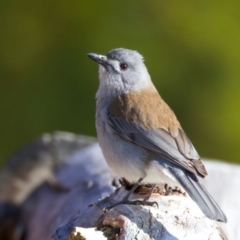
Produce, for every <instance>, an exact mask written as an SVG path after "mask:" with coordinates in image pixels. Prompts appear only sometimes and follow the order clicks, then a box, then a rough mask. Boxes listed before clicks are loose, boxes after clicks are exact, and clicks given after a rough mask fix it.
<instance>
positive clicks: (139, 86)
mask: <svg viewBox="0 0 240 240" xmlns="http://www.w3.org/2000/svg"><path fill="white" fill-rule="evenodd" d="M89 57H90V58H92V59H93V60H95V61H96V62H98V63H99V79H100V86H99V89H98V92H97V94H96V98H97V111H96V129H97V135H98V140H99V144H100V147H101V148H102V151H103V155H104V157H105V159H106V161H107V163H108V165H109V167H110V168H111V169H112V171H113V172H114V173H115V174H116V175H119V176H120V177H125V178H126V179H127V180H129V181H135V182H137V181H138V180H139V179H140V178H143V182H146V183H152V184H155V183H168V184H170V185H179V184H180V186H182V187H183V188H184V189H185V190H186V192H187V193H188V195H189V196H190V197H191V198H192V199H193V200H194V201H195V202H196V203H197V204H198V206H199V207H200V209H201V210H202V211H203V213H204V214H205V215H206V216H207V217H209V218H210V219H214V220H218V221H222V222H226V221H227V219H226V216H225V215H224V213H223V212H222V210H221V209H220V208H219V206H218V205H217V203H216V202H215V201H214V200H213V198H212V197H211V196H210V194H209V193H208V192H207V191H206V190H205V189H204V188H203V186H202V185H201V184H200V183H199V181H198V179H197V175H198V176H200V177H205V176H206V175H207V171H206V169H205V167H204V165H203V163H202V161H201V159H200V157H199V155H198V153H197V151H196V150H195V148H194V146H193V144H192V143H191V141H190V140H189V138H188V137H187V135H186V134H185V132H184V131H183V130H182V128H181V125H180V123H179V122H178V120H177V118H176V116H175V115H174V113H173V111H172V110H171V109H170V108H169V107H168V105H167V104H166V103H165V102H164V101H163V100H162V98H161V97H160V95H159V93H158V92H157V90H156V88H155V87H154V85H153V84H152V81H151V78H150V76H149V74H148V71H147V69H146V67H145V65H144V63H143V58H142V56H141V55H140V54H139V53H138V52H136V51H132V50H127V49H122V48H121V49H114V50H112V51H110V52H109V53H108V54H107V55H106V56H102V55H98V54H93V53H91V54H89Z"/></svg>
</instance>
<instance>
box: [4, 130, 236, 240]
mask: <svg viewBox="0 0 240 240" xmlns="http://www.w3.org/2000/svg"><path fill="white" fill-rule="evenodd" d="M46 136H47V137H48V141H47V143H46ZM94 142H95V140H94V139H93V138H87V137H82V136H76V135H73V134H67V133H55V134H53V135H49V134H48V135H43V136H42V137H40V138H39V139H37V140H35V141H34V142H32V143H31V144H30V145H28V146H27V147H25V148H24V149H22V150H20V151H18V152H17V153H16V154H14V155H13V156H14V157H11V158H10V159H9V160H8V163H7V164H6V166H5V167H4V168H3V169H2V171H1V172H0V192H1V190H2V192H1V193H0V234H1V239H9V240H10V239H22V240H23V239H25V240H32V239H34V240H40V239H50V238H51V237H52V239H59V240H60V239H68V240H70V239H75V240H76V239H168V240H169V239H174V240H175V239H195V240H197V239H199V240H200V239H201V240H202V239H214V240H215V239H216V240H217V239H221V240H222V239H227V236H226V234H225V231H224V230H223V229H224V228H225V227H226V226H227V228H228V230H229V232H231V233H232V236H234V238H233V239H238V237H239V236H240V233H239V229H238V227H237V225H238V222H239V220H240V216H239V214H238V212H239V211H240V203H239V201H238V199H239V198H238V196H237V195H238V194H239V193H238V192H236V191H235V189H238V188H237V184H238V183H239V175H240V174H239V173H240V167H239V166H235V165H230V164H225V163H220V162H208V161H205V162H204V163H205V165H206V168H207V170H208V172H209V177H207V178H206V180H204V184H205V186H206V188H207V189H208V190H209V191H210V193H211V194H212V195H213V197H214V198H215V199H216V201H217V202H218V203H219V205H220V206H221V207H222V208H223V210H224V211H225V213H226V214H227V217H228V219H229V223H228V224H227V225H226V226H224V224H220V223H218V222H216V221H212V220H210V219H208V218H206V217H205V216H204V215H203V213H202V212H201V210H200V209H199V208H198V206H197V205H196V204H195V203H194V202H193V201H192V200H191V199H190V198H189V197H187V196H185V195H184V194H181V193H180V194H171V195H167V196H166V194H159V193H153V194H152V196H151V198H150V201H155V202H157V204H155V205H153V206H143V205H129V204H122V205H118V206H116V207H114V208H112V209H110V210H108V211H105V208H106V207H108V206H110V205H112V204H113V203H115V202H117V201H119V200H121V199H123V198H124V196H125V195H126V194H127V192H128V190H127V189H126V188H125V187H120V188H118V187H116V186H115V181H114V178H113V177H112V175H111V173H110V171H109V169H108V167H107V165H106V163H105V160H104V158H103V156H102V153H101V150H100V148H99V146H98V144H97V143H94ZM23 152H24V154H23ZM13 159H14V161H13ZM17 160H18V161H17ZM50 163H51V164H50ZM34 164H35V165H34ZM13 165H14V166H15V167H13ZM29 166H31V167H29ZM19 169H21V170H19ZM23 169H25V170H26V171H25V172H24V170H23ZM44 172H47V173H48V174H43V173H44ZM230 174H231V175H230ZM46 176H47V177H46ZM49 176H51V177H49ZM49 179H51V181H49ZM230 180H231V181H230ZM19 182H21V183H24V184H21V186H19V185H18V187H16V185H17V183H19ZM33 182H34V184H33ZM46 182H50V183H51V184H48V183H46ZM52 183H53V184H52ZM1 186H4V187H2V188H1ZM6 189H7V190H6ZM142 189H144V188H142ZM23 193H24V194H23ZM140 194H141V191H140V192H139V193H138V194H133V195H132V196H131V199H132V200H136V199H142V197H143V195H140ZM19 196H21V197H19ZM19 199H20V200H19ZM10 210H11V211H10ZM9 211H10V213H9ZM6 216H8V218H9V217H10V220H11V221H9V220H8V223H9V222H10V223H11V224H10V227H9V226H8V228H7V227H6V226H5V225H4V224H5V223H6ZM6 229H8V230H6ZM9 229H10V230H9ZM6 233H8V234H9V235H6ZM3 234H5V235H3ZM2 236H8V238H6V237H5V238H2ZM230 236H231V234H230Z"/></svg>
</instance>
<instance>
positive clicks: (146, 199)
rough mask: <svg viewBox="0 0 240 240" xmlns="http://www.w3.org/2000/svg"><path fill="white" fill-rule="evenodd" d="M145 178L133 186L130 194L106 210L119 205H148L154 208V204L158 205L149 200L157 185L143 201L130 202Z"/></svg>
mask: <svg viewBox="0 0 240 240" xmlns="http://www.w3.org/2000/svg"><path fill="white" fill-rule="evenodd" d="M142 180H143V178H142V177H141V178H139V179H138V181H137V182H136V183H135V184H134V185H133V187H132V188H131V190H130V191H129V193H128V194H127V195H126V196H125V197H124V198H123V199H122V200H121V201H119V202H117V203H115V204H113V205H111V206H109V207H107V208H106V209H107V210H109V209H111V208H113V207H115V206H117V205H120V204H131V205H140V204H142V205H148V206H153V205H154V204H157V205H158V203H157V202H149V201H148V200H149V198H150V196H151V194H152V192H153V190H154V188H155V186H156V184H154V185H153V186H152V188H151V190H150V192H149V193H148V195H147V196H146V197H145V198H144V199H143V200H135V201H130V200H129V197H130V196H131V194H132V193H133V192H134V191H135V190H136V188H137V187H138V185H139V184H140V183H141V182H142Z"/></svg>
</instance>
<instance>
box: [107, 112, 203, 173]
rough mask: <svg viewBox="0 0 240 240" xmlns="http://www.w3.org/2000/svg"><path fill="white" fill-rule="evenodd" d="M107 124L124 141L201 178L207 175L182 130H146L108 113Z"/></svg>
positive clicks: (137, 124)
mask: <svg viewBox="0 0 240 240" xmlns="http://www.w3.org/2000/svg"><path fill="white" fill-rule="evenodd" d="M108 122H109V125H110V126H111V128H112V130H113V131H114V132H115V133H116V134H118V135H120V136H121V137H122V138H124V139H125V140H127V141H129V142H132V143H134V144H136V145H139V146H141V147H143V148H146V149H147V150H149V151H151V152H153V153H155V154H157V155H160V156H162V157H164V158H165V159H168V160H169V161H171V162H172V163H174V164H176V165H178V166H181V167H183V168H184V169H186V170H188V171H190V172H192V173H195V174H198V175H200V176H201V177H204V176H206V175H207V171H206V169H205V167H204V165H203V163H202V161H201V159H200V157H199V155H198V153H197V152H196V150H195V148H194V146H193V145H192V143H191V141H190V140H189V139H188V137H187V135H186V134H185V133H184V131H183V130H182V129H180V128H178V129H177V130H171V129H167V130H166V129H163V128H153V129H148V128H146V127H144V126H143V125H142V124H139V123H134V122H133V121H128V120H125V119H122V118H120V117H117V116H115V115H114V114H113V113H111V112H110V111H108Z"/></svg>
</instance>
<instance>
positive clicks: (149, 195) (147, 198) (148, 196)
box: [143, 184, 157, 202]
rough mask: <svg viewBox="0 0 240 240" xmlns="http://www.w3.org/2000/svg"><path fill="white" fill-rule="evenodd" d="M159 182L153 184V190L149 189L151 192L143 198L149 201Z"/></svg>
mask: <svg viewBox="0 0 240 240" xmlns="http://www.w3.org/2000/svg"><path fill="white" fill-rule="evenodd" d="M156 185H157V184H153V185H152V187H151V190H150V191H149V193H148V194H147V196H146V197H145V198H144V199H143V201H145V202H147V201H148V200H149V198H150V197H151V195H152V193H153V191H154V188H155V187H156Z"/></svg>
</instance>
